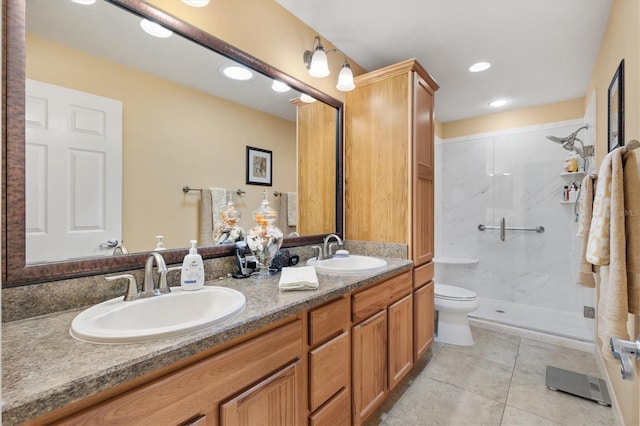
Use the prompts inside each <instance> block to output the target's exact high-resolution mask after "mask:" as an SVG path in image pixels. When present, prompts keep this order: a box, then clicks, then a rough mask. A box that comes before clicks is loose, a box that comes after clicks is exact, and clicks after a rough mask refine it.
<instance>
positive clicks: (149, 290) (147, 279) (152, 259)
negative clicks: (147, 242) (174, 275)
mask: <svg viewBox="0 0 640 426" xmlns="http://www.w3.org/2000/svg"><path fill="white" fill-rule="evenodd" d="M154 263H155V265H156V269H157V273H158V274H159V275H160V277H159V279H158V284H157V285H156V283H155V281H154V279H153V276H154V270H153V264H154ZM181 269H182V268H181V267H180V266H175V267H173V268H167V264H166V263H165V261H164V258H163V257H162V255H161V254H160V253H158V252H157V251H154V252H152V253H149V256H148V257H147V261H146V262H145V264H144V281H143V282H142V291H140V292H138V284H137V283H136V277H134V276H133V275H131V274H123V275H116V276H113V277H105V279H106V280H107V281H114V280H119V279H127V280H129V284H128V286H127V294H126V295H125V296H124V300H125V301H126V302H128V301H131V300H137V299H144V298H145V297H152V296H160V295H162V294H167V293H171V289H170V288H169V284H168V283H167V274H168V273H169V272H171V271H180V270H181Z"/></svg>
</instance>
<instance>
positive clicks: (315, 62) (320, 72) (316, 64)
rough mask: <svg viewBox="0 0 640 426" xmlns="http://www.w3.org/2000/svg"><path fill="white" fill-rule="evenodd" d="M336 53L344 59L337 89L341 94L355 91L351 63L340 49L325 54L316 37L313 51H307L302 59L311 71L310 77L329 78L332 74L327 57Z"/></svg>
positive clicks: (318, 38) (320, 42)
mask: <svg viewBox="0 0 640 426" xmlns="http://www.w3.org/2000/svg"><path fill="white" fill-rule="evenodd" d="M334 52H337V53H341V54H342V56H343V57H344V64H343V65H342V68H341V69H340V73H339V74H338V84H336V89H338V90H340V91H341V92H348V91H350V90H353V89H355V87H356V85H355V84H354V82H353V72H352V71H351V66H350V65H349V62H348V61H347V55H345V54H344V52H343V51H341V50H339V49H331V50H328V51H326V52H325V51H324V46H322V41H321V40H320V37H319V36H315V38H314V39H313V47H312V48H311V50H305V52H304V54H303V57H302V58H303V60H304V65H305V67H307V69H308V70H309V75H310V76H312V77H319V78H322V77H327V76H328V75H329V74H330V71H329V63H328V61H327V55H328V54H329V53H334Z"/></svg>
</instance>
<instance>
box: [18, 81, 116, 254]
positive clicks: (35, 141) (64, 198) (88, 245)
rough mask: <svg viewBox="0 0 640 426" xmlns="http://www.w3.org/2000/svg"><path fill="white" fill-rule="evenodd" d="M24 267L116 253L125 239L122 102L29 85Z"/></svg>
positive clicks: (45, 86)
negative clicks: (109, 242)
mask: <svg viewBox="0 0 640 426" xmlns="http://www.w3.org/2000/svg"><path fill="white" fill-rule="evenodd" d="M25 191H26V192H25V197H26V205H27V212H26V233H27V235H26V244H27V263H34V262H44V261H49V262H50V261H60V260H67V259H73V258H81V257H87V256H100V255H111V253H112V250H113V248H106V247H101V246H100V245H101V244H102V243H104V242H106V241H107V240H110V239H117V240H118V241H121V234H122V103H121V102H120V101H117V100H113V99H108V98H103V97H100V96H95V95H92V94H89V93H84V92H79V91H76V90H70V89H67V88H64V87H60V86H55V85H52V84H47V83H42V82H39V81H35V80H27V95H26V188H25Z"/></svg>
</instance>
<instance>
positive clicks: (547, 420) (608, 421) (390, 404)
mask: <svg viewBox="0 0 640 426" xmlns="http://www.w3.org/2000/svg"><path fill="white" fill-rule="evenodd" d="M472 331H473V336H474V339H475V345H474V346H472V347H461V346H453V345H447V344H442V343H437V342H436V343H434V344H433V345H432V347H431V349H429V352H428V353H427V354H426V355H425V356H424V357H423V358H422V359H421V360H420V361H419V362H418V365H416V366H415V368H414V369H413V370H412V371H411V372H410V373H409V375H408V376H407V377H406V378H405V379H404V380H403V381H402V382H401V383H400V384H399V385H398V386H397V387H396V389H394V390H393V392H391V394H390V395H389V397H388V398H387V400H386V401H385V402H384V403H383V405H382V406H380V407H379V408H378V409H377V411H376V412H374V413H373V414H372V415H371V416H370V417H369V419H368V420H367V422H366V423H365V424H366V425H367V426H373V425H386V426H392V425H393V426H423V425H454V426H467V425H469V426H471V425H570V426H575V425H614V424H615V422H614V415H613V411H612V409H611V407H605V406H602V405H600V404H598V403H595V402H592V401H589V400H585V399H582V398H579V397H576V396H573V395H569V394H565V393H562V392H558V391H552V390H549V389H547V387H546V386H545V371H546V366H547V365H552V366H555V367H558V368H564V369H567V370H571V371H575V372H579V373H584V374H587V375H589V376H595V377H601V375H600V372H599V370H598V367H597V364H596V361H595V357H594V355H593V354H592V353H591V352H584V351H580V350H576V349H568V348H566V347H561V346H558V345H554V344H550V343H547V342H543V341H538V340H530V339H527V338H524V337H519V336H516V335H511V334H505V333H503V332H496V331H492V330H488V329H484V328H478V327H472Z"/></svg>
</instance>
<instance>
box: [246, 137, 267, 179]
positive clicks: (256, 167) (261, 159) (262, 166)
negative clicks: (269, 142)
mask: <svg viewBox="0 0 640 426" xmlns="http://www.w3.org/2000/svg"><path fill="white" fill-rule="evenodd" d="M271 154H272V153H271V151H267V150H266V149H260V148H255V147H253V146H247V184H248V185H265V186H271V178H272V175H273V174H272V170H273V167H272V160H271V156H272V155H271Z"/></svg>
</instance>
